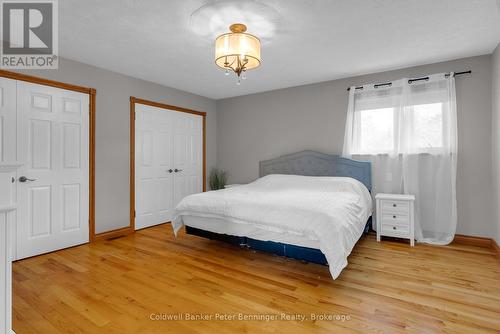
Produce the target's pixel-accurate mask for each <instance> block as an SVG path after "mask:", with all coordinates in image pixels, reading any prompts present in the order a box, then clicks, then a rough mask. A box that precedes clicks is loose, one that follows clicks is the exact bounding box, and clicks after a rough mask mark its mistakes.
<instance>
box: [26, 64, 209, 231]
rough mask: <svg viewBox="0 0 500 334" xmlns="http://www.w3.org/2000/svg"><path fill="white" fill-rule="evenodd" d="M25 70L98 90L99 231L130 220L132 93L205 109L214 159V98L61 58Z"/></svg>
mask: <svg viewBox="0 0 500 334" xmlns="http://www.w3.org/2000/svg"><path fill="white" fill-rule="evenodd" d="M23 73H26V74H29V75H34V76H39V77H43V78H47V79H52V80H57V81H62V82H66V83H71V84H75V85H81V86H86V87H92V88H95V89H96V90H97V95H96V166H95V173H96V191H95V193H96V212H95V218H96V232H97V233H100V232H105V231H109V230H113V229H117V228H121V227H125V226H128V224H129V193H130V191H129V189H130V188H129V175H130V172H129V165H130V164H129V153H130V147H129V138H130V133H129V129H130V128H129V118H130V105H129V97H130V96H136V97H139V98H143V99H147V100H152V101H157V102H163V103H167V104H171V105H176V106H180V107H185V108H190V109H195V110H198V111H205V112H207V169H208V168H210V166H215V165H216V155H217V153H216V152H217V148H216V126H217V119H216V113H215V107H216V103H215V101H214V100H211V99H208V98H205V97H201V96H197V95H193V94H190V93H186V92H183V91H180V90H177V89H172V88H168V87H165V86H161V85H157V84H154V83H151V82H147V81H143V80H139V79H135V78H131V77H128V76H125V75H121V74H118V73H114V72H110V71H107V70H103V69H100V68H96V67H93V66H90V65H86V64H82V63H79V62H75V61H71V60H66V59H60V60H59V69H58V70H39V71H34V70H30V71H23ZM165 75H168V73H165Z"/></svg>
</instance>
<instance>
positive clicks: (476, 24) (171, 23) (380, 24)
mask: <svg viewBox="0 0 500 334" xmlns="http://www.w3.org/2000/svg"><path fill="white" fill-rule="evenodd" d="M240 1H242V0H235V1H233V2H234V3H238V2H240ZM259 1H261V2H262V3H264V4H266V5H268V6H269V7H271V8H272V9H274V10H273V13H278V17H276V16H274V17H272V20H273V22H272V27H273V30H272V32H270V31H260V33H261V34H263V35H265V40H264V41H263V45H262V66H261V67H260V68H258V69H256V70H252V71H249V73H248V79H247V80H245V81H243V82H242V84H241V85H240V86H238V85H236V79H235V77H234V76H233V75H231V76H225V75H224V73H223V70H221V69H219V68H217V67H216V65H215V64H214V60H213V56H214V49H213V48H214V47H213V39H212V37H211V36H212V35H214V34H215V33H218V32H217V31H211V32H210V34H206V35H200V34H199V33H195V31H194V29H193V26H192V23H190V22H191V14H192V13H193V12H194V11H196V9H198V8H199V7H200V6H202V5H205V4H207V3H208V2H214V1H206V0H205V1H202V0H169V1H165V0H106V1H103V0H85V1H81V0H64V1H59V6H60V7H59V11H60V12H59V25H60V28H59V29H60V36H59V40H60V42H59V45H60V52H59V54H60V56H62V57H64V58H69V59H73V60H77V61H80V62H83V63H86V64H91V65H94V66H97V67H101V68H105V69H109V70H112V71H115V72H119V73H123V74H126V75H130V76H132V77H136V78H140V79H144V80H148V81H152V82H156V83H159V84H162V85H165V86H169V87H173V88H177V89H180V90H184V91H188V92H191V93H195V94H199V95H202V96H206V97H209V98H213V99H221V98H227V97H232V96H239V95H246V94H251V93H256V92H262V91H268V90H274V89H279V88H285V87H290V86H298V85H302V84H307V83H314V82H321V81H327V80H333V79H338V78H343V77H349V76H354V75H360V74H367V73H373V72H380V71H385V70H391V69H396V68H403V67H409V66H414V65H421V64H427V63H433V62H439V61H445V60H450V59H456V58H462V57H469V56H475V55H481V54H488V53H491V52H492V51H493V50H494V48H495V46H496V45H497V44H498V42H499V41H500V0H294V1H291V0H259ZM215 2H216V1H215ZM257 14H258V13H257ZM257 14H256V15H257ZM225 19H226V20H228V22H230V21H231V18H225ZM243 23H245V22H243ZM263 26H266V25H263ZM266 27H267V26H266ZM197 28H199V26H198V27H197ZM257 30H258V29H257ZM248 32H249V33H254V34H258V32H259V31H256V27H254V29H252V26H249V27H248ZM458 70H460V69H458Z"/></svg>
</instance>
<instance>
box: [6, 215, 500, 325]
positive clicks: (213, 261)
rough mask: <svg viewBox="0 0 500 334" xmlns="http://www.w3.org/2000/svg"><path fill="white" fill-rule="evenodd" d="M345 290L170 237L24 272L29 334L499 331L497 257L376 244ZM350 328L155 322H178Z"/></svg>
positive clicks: (347, 278) (18, 301) (223, 248)
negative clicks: (246, 318)
mask: <svg viewBox="0 0 500 334" xmlns="http://www.w3.org/2000/svg"><path fill="white" fill-rule="evenodd" d="M348 260H349V265H348V266H347V268H346V269H344V271H343V272H342V274H341V276H340V277H339V278H338V279H337V280H335V281H334V280H332V279H331V277H330V274H329V272H328V268H327V267H326V266H321V265H315V264H306V263H302V262H299V261H295V260H290V259H286V258H282V257H277V256H274V255H269V254H264V253H254V252H252V251H249V250H246V249H240V248H238V247H234V246H230V245H227V244H224V243H221V242H216V241H209V240H205V239H202V238H198V237H194V236H189V235H181V237H180V238H177V239H175V238H174V237H173V234H172V230H171V227H170V226H169V225H162V226H158V227H154V228H150V229H145V230H142V231H139V232H137V233H135V234H132V235H129V236H126V237H123V238H118V239H115V240H110V241H99V242H96V243H94V244H89V245H83V246H79V247H75V248H70V249H66V250H62V251H59V252H55V253H51V254H47V255H42V256H38V257H34V258H30V259H26V260H22V261H18V262H16V263H14V265H13V275H14V294H13V299H14V300H13V303H14V312H13V313H14V315H13V317H14V320H13V321H14V330H15V331H16V333H17V334H23V333H37V334H40V333H51V334H55V333H184V332H186V333H236V332H248V333H312V332H324V333H332V332H363V333H366V332H379V333H398V332H413V333H424V332H425V333H442V332H454V333H475V332H478V333H479V332H481V333H485V332H497V333H498V332H499V331H500V261H499V259H498V257H496V256H495V253H494V251H493V250H490V249H487V248H480V247H473V246H468V245H451V246H447V247H433V246H426V245H417V246H416V247H414V248H411V247H409V245H408V244H407V243H403V242H397V241H385V240H384V241H383V242H382V243H377V242H376V241H375V236H373V235H369V236H365V237H363V238H362V240H360V241H359V242H358V244H357V245H356V247H355V248H354V250H353V253H352V254H351V256H350V257H349V259H348ZM184 313H189V314H205V315H206V316H210V315H212V316H213V317H215V315H216V314H217V313H218V314H228V315H234V314H236V315H238V313H242V314H246V315H249V316H256V315H262V314H265V315H268V316H271V315H275V314H277V315H278V318H279V319H280V317H281V314H282V313H284V314H286V315H289V316H292V315H294V314H299V315H305V316H307V317H310V315H311V314H326V315H344V316H345V317H344V319H343V320H332V319H330V320H323V319H321V320H315V321H312V320H310V319H306V320H305V321H303V322H301V321H294V320H281V319H280V320H270V321H265V320H262V321H259V320H249V321H237V320H212V321H209V320H182V321H181V320H177V321H175V320H150V317H152V314H153V317H155V316H157V315H158V316H160V317H161V316H162V314H163V315H165V316H166V315H168V314H184Z"/></svg>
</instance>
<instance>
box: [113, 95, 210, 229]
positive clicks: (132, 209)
mask: <svg viewBox="0 0 500 334" xmlns="http://www.w3.org/2000/svg"><path fill="white" fill-rule="evenodd" d="M136 103H137V104H144V105H148V106H152V107H156V108H162V109H168V110H171V111H177V112H184V113H188V114H194V115H198V116H202V118H203V120H202V139H203V140H202V152H203V153H202V160H203V162H202V165H203V168H202V179H203V180H202V187H203V191H206V183H207V182H206V179H207V177H206V176H207V171H206V118H207V117H206V116H207V113H206V112H202V111H196V110H191V109H186V108H182V107H177V106H172V105H168V104H164V103H158V102H153V101H148V100H144V99H139V98H136V97H133V96H131V97H130V225H129V226H128V227H127V228H126V229H122V231H123V233H124V234H128V233H133V232H134V231H135V113H136V110H135V104H136Z"/></svg>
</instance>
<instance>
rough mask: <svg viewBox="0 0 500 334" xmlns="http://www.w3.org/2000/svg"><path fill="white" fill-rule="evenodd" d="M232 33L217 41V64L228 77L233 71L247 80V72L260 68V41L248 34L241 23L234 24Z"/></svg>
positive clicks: (231, 28) (239, 77)
mask: <svg viewBox="0 0 500 334" xmlns="http://www.w3.org/2000/svg"><path fill="white" fill-rule="evenodd" d="M229 30H231V32H229V33H226V34H222V35H220V36H219V37H217V38H216V39H215V63H216V64H217V66H219V67H221V68H223V69H225V70H226V75H229V72H230V71H233V72H234V73H236V75H237V76H238V84H240V79H243V80H245V79H246V74H245V72H246V71H248V70H251V69H254V68H257V67H259V66H260V40H259V39H258V38H257V37H255V36H254V35H250V34H248V33H246V30H247V27H246V26H245V25H244V24H241V23H235V24H232V25H231V26H230V27H229Z"/></svg>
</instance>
